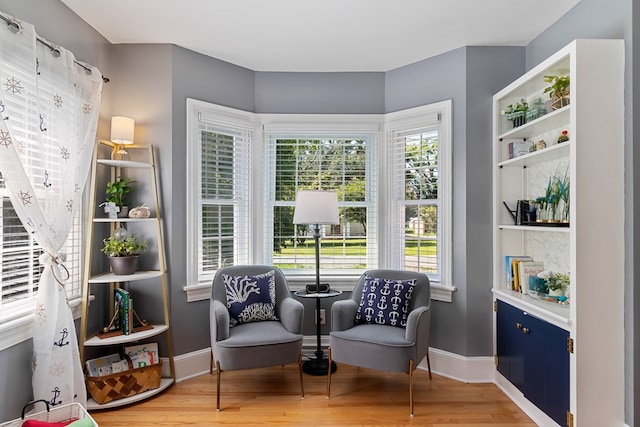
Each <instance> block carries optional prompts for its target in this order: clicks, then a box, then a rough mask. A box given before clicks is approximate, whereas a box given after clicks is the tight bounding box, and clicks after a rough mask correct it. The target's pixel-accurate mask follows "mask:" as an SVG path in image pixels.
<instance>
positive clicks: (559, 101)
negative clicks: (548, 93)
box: [551, 95, 570, 110]
mask: <svg viewBox="0 0 640 427" xmlns="http://www.w3.org/2000/svg"><path fill="white" fill-rule="evenodd" d="M569 102H570V101H569V95H564V96H554V97H553V98H552V99H551V109H552V110H558V109H560V108H562V107H565V106H567V105H569Z"/></svg>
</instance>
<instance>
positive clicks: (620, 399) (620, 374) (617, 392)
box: [493, 40, 624, 426]
mask: <svg viewBox="0 0 640 427" xmlns="http://www.w3.org/2000/svg"><path fill="white" fill-rule="evenodd" d="M549 75H569V76H570V81H571V83H570V104H569V105H567V106H564V107H562V108H560V109H558V110H555V111H549V112H548V113H547V114H545V115H543V116H542V117H539V118H537V119H535V120H533V121H531V122H530V123H526V124H524V125H522V126H519V127H517V128H514V129H511V128H510V126H509V123H508V121H507V120H506V117H505V116H504V115H503V114H502V111H504V109H505V108H506V106H507V105H510V104H515V103H517V102H518V101H520V100H521V99H522V98H525V99H526V100H527V101H529V104H531V103H532V102H533V100H535V99H536V98H538V97H543V99H547V100H548V99H549V98H548V95H547V94H544V93H543V91H544V88H545V87H547V86H548V85H549V83H547V82H545V80H544V76H549ZM623 83H624V43H623V41H620V40H575V41H573V42H572V43H570V44H569V45H568V46H566V47H565V48H563V49H561V50H560V51H559V52H557V53H556V54H554V55H553V56H551V57H550V58H548V59H547V60H546V61H544V62H543V63H541V64H540V65H538V66H536V67H535V68H533V69H532V70H531V71H529V72H528V73H526V74H525V75H524V76H522V77H521V78H519V79H518V80H516V81H515V82H513V83H512V84H510V85H509V86H507V87H506V88H504V89H503V90H501V91H500V92H499V93H497V94H496V95H495V96H494V99H493V110H494V112H493V152H494V156H493V158H494V161H493V171H494V180H493V181H494V182H493V194H494V197H493V202H494V203H493V204H494V208H493V209H494V214H493V218H494V224H493V228H494V243H493V255H494V256H493V258H494V266H493V295H494V299H495V300H496V302H495V303H494V307H503V308H505V307H506V309H507V310H511V309H513V312H512V313H510V314H509V315H505V314H504V313H503V314H502V315H499V314H498V313H496V316H495V317H496V323H495V325H496V327H495V331H496V334H495V344H496V345H495V348H496V355H497V357H496V360H497V365H498V369H497V371H496V383H497V384H498V385H499V386H500V387H501V388H502V389H503V390H505V392H506V393H507V394H508V395H509V396H510V397H511V398H512V399H513V400H514V401H515V402H516V403H518V404H519V405H520V406H521V407H522V408H523V410H525V412H527V413H528V414H529V416H531V417H532V418H533V419H534V421H536V422H537V423H538V424H539V425H551V426H555V425H572V426H578V425H594V426H595V425H599V426H604V425H606V426H622V425H624V358H623V354H624V333H623V328H624V323H623V310H624V303H623V299H624V291H623V289H624V229H623V227H624V150H623V145H624V86H623ZM562 130H568V133H569V137H570V140H569V141H567V142H563V143H560V144H558V143H557V142H556V141H557V137H558V136H559V135H560V132H561V131H562ZM523 140H526V141H530V142H531V143H535V142H537V141H539V140H544V141H545V143H546V148H544V149H541V150H539V151H533V152H530V153H527V154H524V155H522V156H519V157H516V158H512V159H510V158H509V150H508V144H509V143H510V142H513V141H523ZM565 171H567V173H568V176H569V178H570V206H571V210H570V217H569V218H570V219H569V226H568V227H555V226H554V227H551V226H540V225H533V226H532V225H515V224H514V221H513V219H512V217H511V215H510V214H509V212H508V211H507V209H505V207H504V205H503V202H506V203H507V204H508V205H509V206H511V207H513V209H515V206H516V202H517V201H518V200H532V199H535V198H536V197H537V196H541V195H543V194H544V192H545V188H546V185H547V183H548V179H549V177H551V176H553V175H554V174H557V173H558V172H559V173H560V174H564V172H565ZM507 255H527V256H531V257H532V258H534V259H535V260H538V261H543V262H544V263H545V267H546V268H547V269H549V270H553V271H557V272H568V273H569V274H570V278H571V285H570V287H569V290H568V295H569V304H567V305H561V304H558V303H552V302H548V301H545V300H542V299H540V298H537V297H535V296H532V295H525V294H523V293H521V292H518V291H514V290H511V289H509V288H508V287H507V283H506V266H505V256H507ZM503 303H506V304H507V305H508V306H505V305H504V304H503ZM498 310H499V308H498ZM514 318H517V319H518V320H516V321H513V320H512V319H514ZM529 320H531V324H534V321H535V323H536V325H543V326H544V328H539V329H534V328H533V327H528V321H529ZM509 322H512V323H513V324H510V323H509ZM543 330H544V331H549V332H542V331H543ZM556 332H558V333H557V334H556ZM540 334H548V335H543V336H542V337H541V336H540ZM552 334H554V335H553V337H552V336H551V335H552ZM563 336H566V337H568V338H562V337H563ZM565 339H566V341H567V342H566V347H567V354H566V355H564V356H563V355H561V354H560V355H556V353H553V355H552V351H555V350H551V349H550V350H548V351H547V349H546V347H545V348H544V349H543V350H542V351H538V350H539V347H540V345H538V344H537V345H533V346H532V345H531V343H533V342H537V343H545V345H546V343H547V342H551V341H553V340H556V341H558V340H565ZM527 340H530V341H527ZM532 340H540V341H532ZM556 344H557V343H556ZM560 345H561V346H564V343H560ZM556 349H557V346H556ZM566 358H568V361H566V360H564V359H566ZM560 359H562V360H560ZM556 362H557V363H556ZM565 362H566V365H563V364H562V363H565ZM501 364H502V365H501ZM536 365H544V366H536ZM560 366H566V367H567V368H566V369H564V368H562V369H558V367H560ZM564 370H566V371H567V372H566V373H565V372H564ZM549 372H553V375H547V373H549ZM565 380H566V381H568V385H567V386H566V387H567V389H568V399H567V402H568V407H567V408H566V412H567V414H566V418H563V417H559V416H557V413H558V411H557V408H553V406H554V405H556V404H557V403H558V402H557V401H548V400H549V397H548V396H547V397H546V398H543V397H539V396H540V395H541V394H542V395H544V394H545V393H547V392H545V391H540V390H544V388H545V387H546V388H547V390H548V389H549V387H550V386H551V385H552V384H551V383H552V382H554V381H557V382H558V383H559V385H558V386H557V387H556V388H555V389H554V390H562V387H564V386H563V385H562V382H563V381H565ZM534 383H538V384H534ZM558 394H559V397H558V399H560V400H562V399H564V398H565V396H564V394H566V393H564V392H562V391H558ZM545 399H546V400H545ZM553 414H556V415H553ZM560 418H563V419H561V420H560Z"/></svg>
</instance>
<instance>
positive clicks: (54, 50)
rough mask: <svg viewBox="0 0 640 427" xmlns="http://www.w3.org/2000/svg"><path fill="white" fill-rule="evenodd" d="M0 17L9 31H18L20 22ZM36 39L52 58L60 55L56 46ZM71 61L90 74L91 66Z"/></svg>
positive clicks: (104, 80)
mask: <svg viewBox="0 0 640 427" xmlns="http://www.w3.org/2000/svg"><path fill="white" fill-rule="evenodd" d="M0 19H2V20H3V21H4V22H6V23H7V27H8V29H9V31H11V32H12V33H14V34H17V33H18V31H20V24H18V23H17V22H15V21H12V20H10V19H9V18H7V17H6V16H4V15H0ZM36 40H37V41H38V42H39V43H41V44H43V45H45V46H46V47H48V48H49V50H50V51H51V54H52V55H53V57H54V58H58V57H59V56H60V50H59V49H58V48H56V47H55V46H53V45H51V44H50V43H48V42H46V41H45V40H43V39H41V38H40V37H36ZM73 62H75V63H76V65H78V66H79V67H82V68H84V70H85V71H86V72H87V73H89V74H91V68H89V67H87V66H86V65H84V64H81V63H80V62H78V61H76V60H75V59H74V60H73ZM102 81H103V82H105V83H109V78H108V77H105V76H102Z"/></svg>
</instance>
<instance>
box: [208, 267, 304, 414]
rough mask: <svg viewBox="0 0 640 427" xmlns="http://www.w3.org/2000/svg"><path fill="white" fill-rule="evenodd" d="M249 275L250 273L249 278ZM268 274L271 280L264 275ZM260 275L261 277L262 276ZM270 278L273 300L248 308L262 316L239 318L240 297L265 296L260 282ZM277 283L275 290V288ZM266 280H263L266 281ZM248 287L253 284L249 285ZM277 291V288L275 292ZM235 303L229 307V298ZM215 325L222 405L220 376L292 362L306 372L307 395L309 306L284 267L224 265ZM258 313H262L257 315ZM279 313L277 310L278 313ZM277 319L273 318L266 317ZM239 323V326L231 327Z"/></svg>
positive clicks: (218, 278)
mask: <svg viewBox="0 0 640 427" xmlns="http://www.w3.org/2000/svg"><path fill="white" fill-rule="evenodd" d="M245 276H246V277H245ZM266 276H268V279H263V278H264V277H266ZM256 278H257V279H256ZM263 280H269V281H270V282H269V286H270V288H269V289H270V291H267V292H264V289H262V290H263V292H262V296H265V294H270V295H269V297H267V298H270V300H269V301H272V302H273V304H262V303H259V304H258V305H256V306H254V307H258V308H254V309H252V310H248V311H247V312H250V314H251V315H253V316H256V315H257V316H258V319H257V320H254V319H251V318H249V319H247V318H246V316H245V318H244V319H243V318H242V314H240V315H239V318H240V321H238V320H234V316H235V315H237V314H238V313H237V312H234V311H233V310H234V309H233V308H232V304H233V302H234V301H238V300H244V301H246V300H247V298H251V295H253V296H254V297H255V296H256V295H259V294H260V291H259V290H258V291H256V289H258V287H257V286H256V285H255V283H257V282H258V281H263ZM273 281H275V289H273V286H272V284H273ZM261 283H263V282H261ZM247 286H248V287H247ZM274 291H275V292H274ZM228 299H229V300H230V301H231V302H232V304H230V305H229V306H228V304H227V300H228ZM265 305H266V306H270V307H269V308H270V309H271V310H272V311H273V312H274V314H275V317H273V316H272V315H271V317H270V316H269V315H266V316H265V314H264V312H263V311H264V310H263V309H262V307H263V306H265ZM209 307H210V308H209V317H210V327H211V351H212V353H211V365H210V373H213V365H214V362H215V367H216V374H217V381H216V382H217V386H216V389H217V401H216V409H217V410H218V411H219V410H220V377H221V373H222V372H223V371H231V370H238V369H253V368H263V367H268V366H278V365H287V364H289V363H294V362H297V363H298V366H299V371H300V387H301V390H302V397H304V384H303V380H302V317H303V314H304V307H303V305H302V304H301V303H300V302H299V301H297V300H295V299H294V298H292V297H291V293H290V291H289V286H288V285H287V280H286V279H285V277H284V275H283V274H282V271H280V270H279V269H278V268H276V267H273V266H266V265H235V266H230V267H223V268H221V269H219V270H218V271H217V273H216V275H215V277H214V279H213V286H212V288H211V300H210V306H209ZM256 313H257V314H256ZM272 314H273V313H272ZM263 319H272V320H263ZM232 324H234V326H231V325H232Z"/></svg>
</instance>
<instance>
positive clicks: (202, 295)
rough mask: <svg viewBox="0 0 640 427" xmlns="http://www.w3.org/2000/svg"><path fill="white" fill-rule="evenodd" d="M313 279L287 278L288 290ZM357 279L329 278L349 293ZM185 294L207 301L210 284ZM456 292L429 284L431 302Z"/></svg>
mask: <svg viewBox="0 0 640 427" xmlns="http://www.w3.org/2000/svg"><path fill="white" fill-rule="evenodd" d="M313 280H314V279H313V278H309V277H288V278H287V282H288V283H289V288H291V290H292V291H294V292H295V291H302V290H304V289H305V286H306V285H307V284H309V283H311V282H313ZM357 280H358V277H355V278H354V277H353V276H344V277H333V278H331V288H332V289H336V290H340V291H342V292H349V291H351V290H352V289H353V287H354V286H355V284H356V282H357ZM182 289H183V290H184V291H185V292H186V293H187V302H195V301H204V300H208V299H209V297H210V296H211V284H208V285H195V286H185V287H183V288H182ZM455 291H456V288H455V287H453V286H444V285H440V284H437V283H432V284H431V300H432V301H442V302H451V301H452V299H453V296H452V295H453V293H454V292H455Z"/></svg>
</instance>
